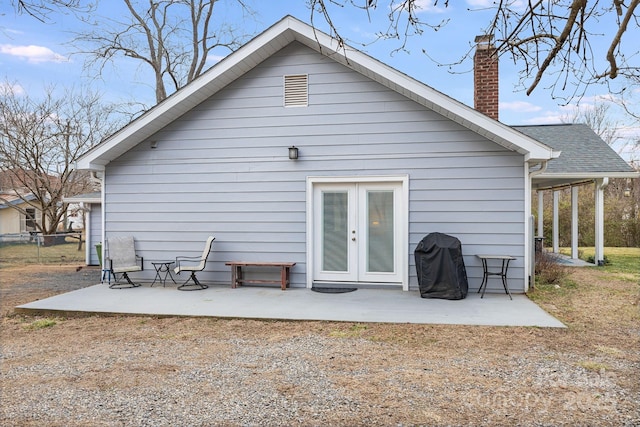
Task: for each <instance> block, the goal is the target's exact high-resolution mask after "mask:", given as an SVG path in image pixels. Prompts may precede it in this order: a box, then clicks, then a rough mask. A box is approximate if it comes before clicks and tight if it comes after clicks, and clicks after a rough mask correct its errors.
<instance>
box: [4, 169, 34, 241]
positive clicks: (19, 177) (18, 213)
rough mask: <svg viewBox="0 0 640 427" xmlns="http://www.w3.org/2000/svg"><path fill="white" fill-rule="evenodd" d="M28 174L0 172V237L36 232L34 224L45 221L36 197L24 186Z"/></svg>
mask: <svg viewBox="0 0 640 427" xmlns="http://www.w3.org/2000/svg"><path fill="white" fill-rule="evenodd" d="M25 182H27V183H28V182H30V178H29V174H28V173H26V172H24V171H22V170H18V169H6V170H2V171H0V235H3V236H5V237H6V236H7V235H20V234H28V233H29V232H35V231H37V227H36V222H38V221H40V223H41V224H42V223H43V221H44V220H45V218H44V216H43V215H42V210H41V209H40V208H39V207H38V203H37V200H36V196H35V195H34V194H33V192H31V191H30V190H29V188H27V187H26V186H25Z"/></svg>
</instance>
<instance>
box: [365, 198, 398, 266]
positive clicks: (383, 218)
mask: <svg viewBox="0 0 640 427" xmlns="http://www.w3.org/2000/svg"><path fill="white" fill-rule="evenodd" d="M367 218H368V221H367V222H368V224H367V228H368V230H367V237H368V239H367V255H368V257H367V272H371V273H374V272H375V273H381V272H385V273H392V272H394V262H393V261H394V256H393V253H394V247H393V246H394V239H393V224H394V219H393V191H368V192H367Z"/></svg>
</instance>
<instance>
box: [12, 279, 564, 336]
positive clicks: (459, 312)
mask: <svg viewBox="0 0 640 427" xmlns="http://www.w3.org/2000/svg"><path fill="white" fill-rule="evenodd" d="M17 311H18V312H29V313H44V314H47V315H68V314H72V313H95V314H132V315H148V316H204V317H221V318H247V319H285V320H326V321H340V322H380V323H421V324H456V325H487V326H534V327H552V328H563V327H565V325H563V324H562V323H561V322H560V321H559V320H557V319H556V318H554V317H553V316H551V315H549V314H548V313H546V312H545V311H544V310H542V309H541V308H540V307H539V306H538V305H536V304H535V303H534V302H532V301H531V300H529V298H527V296H526V295H513V300H510V299H509V297H508V296H507V295H506V294H504V293H491V294H490V293H487V294H485V296H484V298H483V299H481V298H480V296H479V294H477V293H475V292H470V293H469V294H468V296H467V298H465V299H463V300H457V301H449V300H442V299H424V298H420V294H419V292H417V291H410V292H403V291H401V290H390V289H358V290H357V291H354V292H349V293H340V294H325V293H317V292H313V291H311V290H309V289H301V288H293V289H287V290H286V291H281V290H280V289H279V288H273V287H260V286H251V287H250V286H245V287H241V288H237V289H231V288H230V287H228V286H211V287H210V288H209V289H205V290H202V291H193V292H180V291H178V290H176V288H175V287H166V288H163V287H149V286H148V285H145V286H142V287H139V288H134V289H109V287H108V286H107V285H106V284H99V285H95V286H90V287H87V288H83V289H80V290H77V291H73V292H68V293H65V294H60V295H57V296H54V297H51V298H46V299H43V300H39V301H34V302H32V303H29V304H24V305H21V306H19V307H17Z"/></svg>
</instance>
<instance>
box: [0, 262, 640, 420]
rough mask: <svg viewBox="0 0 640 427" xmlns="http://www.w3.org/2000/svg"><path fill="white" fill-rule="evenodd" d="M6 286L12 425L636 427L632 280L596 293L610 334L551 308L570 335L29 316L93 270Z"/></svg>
mask: <svg viewBox="0 0 640 427" xmlns="http://www.w3.org/2000/svg"><path fill="white" fill-rule="evenodd" d="M0 274H2V280H0V291H1V292H2V293H1V294H0V295H1V296H2V306H1V308H2V310H3V317H2V325H1V326H2V336H1V338H2V354H1V356H0V360H1V365H0V381H1V384H2V389H1V394H0V398H1V402H2V406H1V409H0V425H2V426H43V425H46V426H182V425H189V426H245V425H248V426H263V425H268V426H272V425H273V426H298V425H300V426H325V425H330V426H364V425H367V426H372V425H374V426H388V425H396V426H397V425H402V426H409V425H436V426H441V425H442V426H445V425H446V426H450V425H451V426H467V425H468V426H481V425H485V426H496V425H498V426H500V425H504V426H513V425H526V426H529V425H531V426H561V425H566V426H574V425H585V426H634V425H640V409H639V408H640V397H639V396H640V389H639V387H638V381H637V378H638V373H639V372H640V357H639V355H638V351H637V349H638V348H639V347H638V344H639V341H638V322H637V317H634V314H633V313H634V311H633V309H634V307H627V306H626V305H622V304H625V298H627V299H628V296H629V294H628V292H627V291H624V289H627V287H628V286H633V284H631V285H629V284H628V283H627V282H625V281H624V280H614V281H611V280H610V278H609V279H607V280H608V281H605V280H604V279H601V280H602V284H601V285H600V287H599V288H598V287H595V286H596V285H597V283H596V282H594V289H596V290H594V291H593V292H600V289H601V288H602V286H607V287H608V291H609V294H610V295H611V296H610V299H609V304H610V308H609V310H610V311H611V313H612V314H611V315H612V316H613V315H615V316H617V319H618V321H617V322H616V324H610V322H604V321H603V322H602V323H600V321H599V320H598V319H599V318H598V317H595V316H594V313H595V312H594V311H593V310H592V311H591V312H590V311H589V307H592V306H591V305H590V304H593V303H594V301H593V300H594V299H595V298H596V296H595V295H593V294H590V293H588V292H587V291H585V294H584V295H583V296H582V297H580V298H578V299H576V300H572V301H564V300H560V299H557V300H554V305H552V306H550V307H547V309H550V310H553V309H555V310H556V312H555V313H554V315H558V316H560V317H561V318H562V320H563V321H565V322H566V323H568V324H569V325H570V327H569V328H568V329H567V330H558V329H541V328H498V327H468V326H442V325H399V324H397V325H394V324H391V325H390V324H352V323H337V322H283V321H253V320H243V319H210V318H152V317H128V316H117V317H100V316H92V317H82V318H56V319H51V318H48V319H47V318H38V317H23V316H18V315H15V314H12V312H11V307H10V306H7V303H8V302H10V304H14V303H25V302H28V301H30V300H33V299H34V298H41V297H44V296H49V295H52V294H54V293H57V292H60V291H61V290H62V289H63V288H64V290H66V289H75V288H77V287H82V286H86V285H88V284H94V283H95V275H94V274H96V272H95V271H91V270H85V269H81V270H80V271H75V269H74V268H73V267H56V268H53V267H48V268H44V267H43V270H42V271H39V272H37V271H35V270H34V269H30V270H28V272H24V271H19V270H17V271H13V270H11V269H9V271H7V270H6V269H3V270H0ZM577 274H581V273H577ZM589 278H591V279H592V280H593V279H594V274H593V273H589V274H588V275H586V276H585V277H577V278H576V280H588V279H589ZM69 282H72V283H69ZM47 283H49V285H47ZM589 289H590V288H589ZM631 289H632V290H633V289H634V288H631ZM613 290H616V291H617V292H618V293H619V294H620V298H618V297H617V296H616V294H615V293H613V292H612V291H613ZM624 292H627V293H626V294H625V293H624ZM629 292H632V291H629ZM627 304H629V303H628V302H627ZM627 308H630V311H628V310H627ZM635 310H636V311H637V306H635ZM629 313H631V314H629ZM636 316H637V315H636Z"/></svg>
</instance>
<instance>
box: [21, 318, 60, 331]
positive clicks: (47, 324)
mask: <svg viewBox="0 0 640 427" xmlns="http://www.w3.org/2000/svg"><path fill="white" fill-rule="evenodd" d="M57 324H58V321H56V320H54V319H38V320H34V321H33V322H31V323H29V324H28V325H27V326H26V328H27V329H33V330H36V329H45V328H51V327H53V326H55V325H57Z"/></svg>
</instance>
